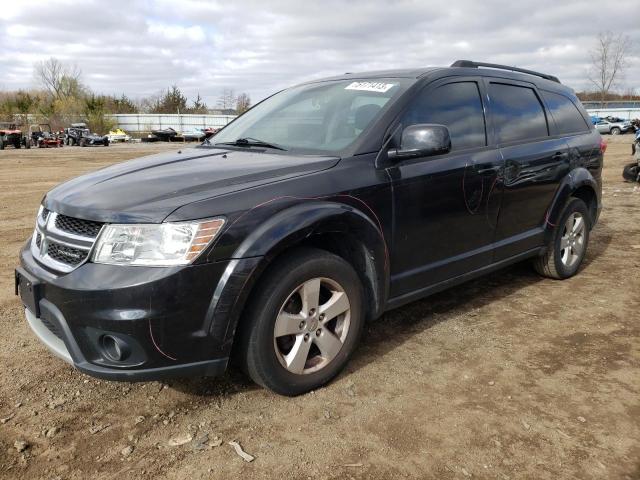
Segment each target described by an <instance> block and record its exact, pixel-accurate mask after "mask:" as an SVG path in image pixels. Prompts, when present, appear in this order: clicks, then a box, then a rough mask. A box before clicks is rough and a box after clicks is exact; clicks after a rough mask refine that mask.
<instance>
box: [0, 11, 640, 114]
mask: <svg viewBox="0 0 640 480" xmlns="http://www.w3.org/2000/svg"><path fill="white" fill-rule="evenodd" d="M36 13H37V14H36ZM605 30H611V31H614V32H621V33H624V34H626V35H628V36H629V37H630V38H631V40H632V41H633V42H634V54H633V56H632V57H631V58H630V59H629V67H628V69H627V71H626V74H625V77H624V78H623V79H622V81H621V82H620V85H619V88H620V89H621V90H628V89H629V88H635V91H636V93H637V94H640V0H622V1H618V2H605V1H602V0H550V1H549V0H535V1H533V0H517V1H516V0H509V1H500V0H496V1H493V0H485V1H478V0H455V1H450V2H443V1H430V0H429V1H401V0H385V1H378V0H366V1H359V0H352V1H348V0H324V1H317V2H316V1H305V0H276V1H268V0H262V1H241V0H224V1H217V0H202V1H199V0H142V1H136V0H128V1H121V0H108V1H104V0H103V1H99V0H82V1H72V0H47V1H46V2H44V3H42V4H39V6H38V7H34V4H33V2H28V1H21V0H0V45H2V56H1V57H0V90H2V89H5V90H6V89H19V88H29V87H33V86H35V85H36V83H35V80H34V75H33V65H34V63H35V62H38V61H41V60H46V59H47V58H49V57H55V58H58V59H59V60H61V61H63V62H67V63H72V64H76V65H77V66H78V67H79V68H80V69H81V71H82V78H83V81H84V83H85V84H87V85H88V86H89V87H90V88H91V89H92V90H94V91H96V92H98V93H105V94H117V95H120V94H122V93H125V94H127V95H129V96H131V97H133V98H141V97H143V96H147V95H152V94H156V93H158V92H159V91H160V90H161V89H164V88H167V87H168V86H170V85H174V84H175V85H178V86H179V87H180V88H181V89H182V90H183V92H185V93H186V94H187V96H188V97H189V98H193V97H195V96H196V94H197V93H200V95H201V96H202V97H203V98H204V99H205V101H206V102H207V104H208V105H210V106H214V105H215V103H216V99H217V98H218V97H219V95H220V94H221V92H222V90H223V89H225V88H231V89H233V90H234V91H235V92H236V93H240V92H246V93H248V94H249V95H250V96H251V99H252V100H253V102H254V103H255V102H256V101H257V100H260V99H261V98H264V97H265V96H267V95H269V94H271V93H273V92H275V91H277V90H280V89H282V88H285V87H287V86H290V85H293V84H296V83H300V82H302V81H307V80H311V79H315V78H322V77H325V76H331V75H336V74H341V73H344V72H358V71H367V70H380V69H389V68H406V67H425V66H446V65H449V64H451V63H452V62H453V61H455V60H457V59H471V60H477V61H486V62H493V63H501V64H507V65H516V66H519V67H523V68H529V69H533V70H539V71H543V72H545V73H550V74H553V75H556V76H558V77H559V78H560V80H561V81H562V83H564V84H566V85H569V86H570V87H572V88H574V89H575V90H582V89H585V88H589V87H590V84H589V81H588V73H589V65H590V60H589V50H590V49H591V48H592V47H593V45H594V42H595V38H596V35H597V34H598V32H599V31H605Z"/></svg>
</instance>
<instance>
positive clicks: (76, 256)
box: [47, 242, 89, 267]
mask: <svg viewBox="0 0 640 480" xmlns="http://www.w3.org/2000/svg"><path fill="white" fill-rule="evenodd" d="M88 253H89V252H87V251H86V250H80V249H77V248H73V247H68V246H66V245H60V244H59V243H54V242H51V243H49V245H48V246H47V255H49V256H50V257H51V258H53V259H54V260H56V261H57V262H62V263H66V264H67V265H71V266H74V267H75V266H76V265H79V264H80V263H82V262H84V260H85V259H86V258H87V254H88Z"/></svg>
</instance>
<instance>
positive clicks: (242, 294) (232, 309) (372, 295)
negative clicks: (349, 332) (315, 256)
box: [207, 201, 389, 350]
mask: <svg viewBox="0 0 640 480" xmlns="http://www.w3.org/2000/svg"><path fill="white" fill-rule="evenodd" d="M298 247H315V248H319V249H322V250H325V251H328V252H331V253H333V254H335V255H338V256H340V257H341V258H343V259H345V260H346V261H347V262H348V263H350V264H351V265H352V266H353V268H354V270H355V271H356V273H357V274H358V276H359V278H360V280H361V282H362V286H363V290H364V293H365V312H366V318H368V319H370V318H376V317H378V316H380V315H381V314H382V312H383V310H384V306H385V302H386V299H387V296H388V290H389V258H388V249H387V245H386V241H385V239H384V236H383V233H382V231H381V230H380V226H379V225H377V224H376V223H375V222H374V221H373V220H372V219H371V218H370V217H369V216H368V215H365V214H364V213H363V212H362V211H360V210H358V209H356V208H354V207H352V206H351V205H347V204H343V203H336V202H331V201H313V202H308V203H302V204H299V205H295V206H292V207H289V208H286V209H284V210H282V211H280V212H278V213H277V214H276V215H273V216H272V217H270V218H268V219H267V220H266V221H264V222H263V223H262V224H260V225H259V226H258V227H256V228H254V229H253V230H252V231H251V232H250V233H249V234H248V235H247V236H246V238H245V239H244V240H243V241H242V242H241V243H240V245H239V246H238V247H237V248H236V250H235V252H234V254H233V256H232V257H233V260H232V261H231V263H230V265H229V267H228V271H227V272H225V275H223V277H222V279H221V280H220V282H219V283H218V285H217V287H216V291H215V293H214V296H213V299H212V304H211V305H210V308H209V312H208V315H207V316H208V319H207V323H208V330H209V332H210V333H211V334H213V335H216V336H223V337H224V344H225V345H227V347H228V348H229V350H230V349H231V346H232V344H233V339H234V337H235V332H236V329H237V327H238V324H239V321H240V319H241V317H242V313H243V311H244V308H245V305H246V302H247V300H248V299H249V298H250V296H251V292H252V291H253V290H254V288H255V287H256V285H257V284H258V283H259V281H260V279H261V278H262V276H263V275H264V273H265V272H266V271H267V270H268V269H269V267H270V266H271V265H273V264H274V262H276V261H277V260H278V259H279V258H280V257H281V256H282V255H286V253H287V251H290V250H291V249H293V248H298Z"/></svg>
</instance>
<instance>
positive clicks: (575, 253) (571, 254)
mask: <svg viewBox="0 0 640 480" xmlns="http://www.w3.org/2000/svg"><path fill="white" fill-rule="evenodd" d="M585 228H586V225H585V221H584V217H583V216H582V214H581V213H579V212H573V213H572V214H571V215H569V217H568V218H567V221H566V222H565V224H564V230H563V233H562V237H561V238H560V260H561V261H562V263H563V265H565V266H567V267H569V268H571V267H573V266H574V265H575V264H576V262H579V261H580V259H581V258H582V254H583V252H584V246H585Z"/></svg>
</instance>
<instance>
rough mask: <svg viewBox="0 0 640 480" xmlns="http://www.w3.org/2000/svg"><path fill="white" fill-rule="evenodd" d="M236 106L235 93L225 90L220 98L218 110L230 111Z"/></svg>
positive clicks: (228, 89)
mask: <svg viewBox="0 0 640 480" xmlns="http://www.w3.org/2000/svg"><path fill="white" fill-rule="evenodd" d="M235 104H236V95H235V92H234V91H233V90H232V89H230V88H225V89H224V90H223V91H222V95H220V97H218V108H220V109H222V110H228V109H230V108H233V107H234V106H235Z"/></svg>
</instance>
